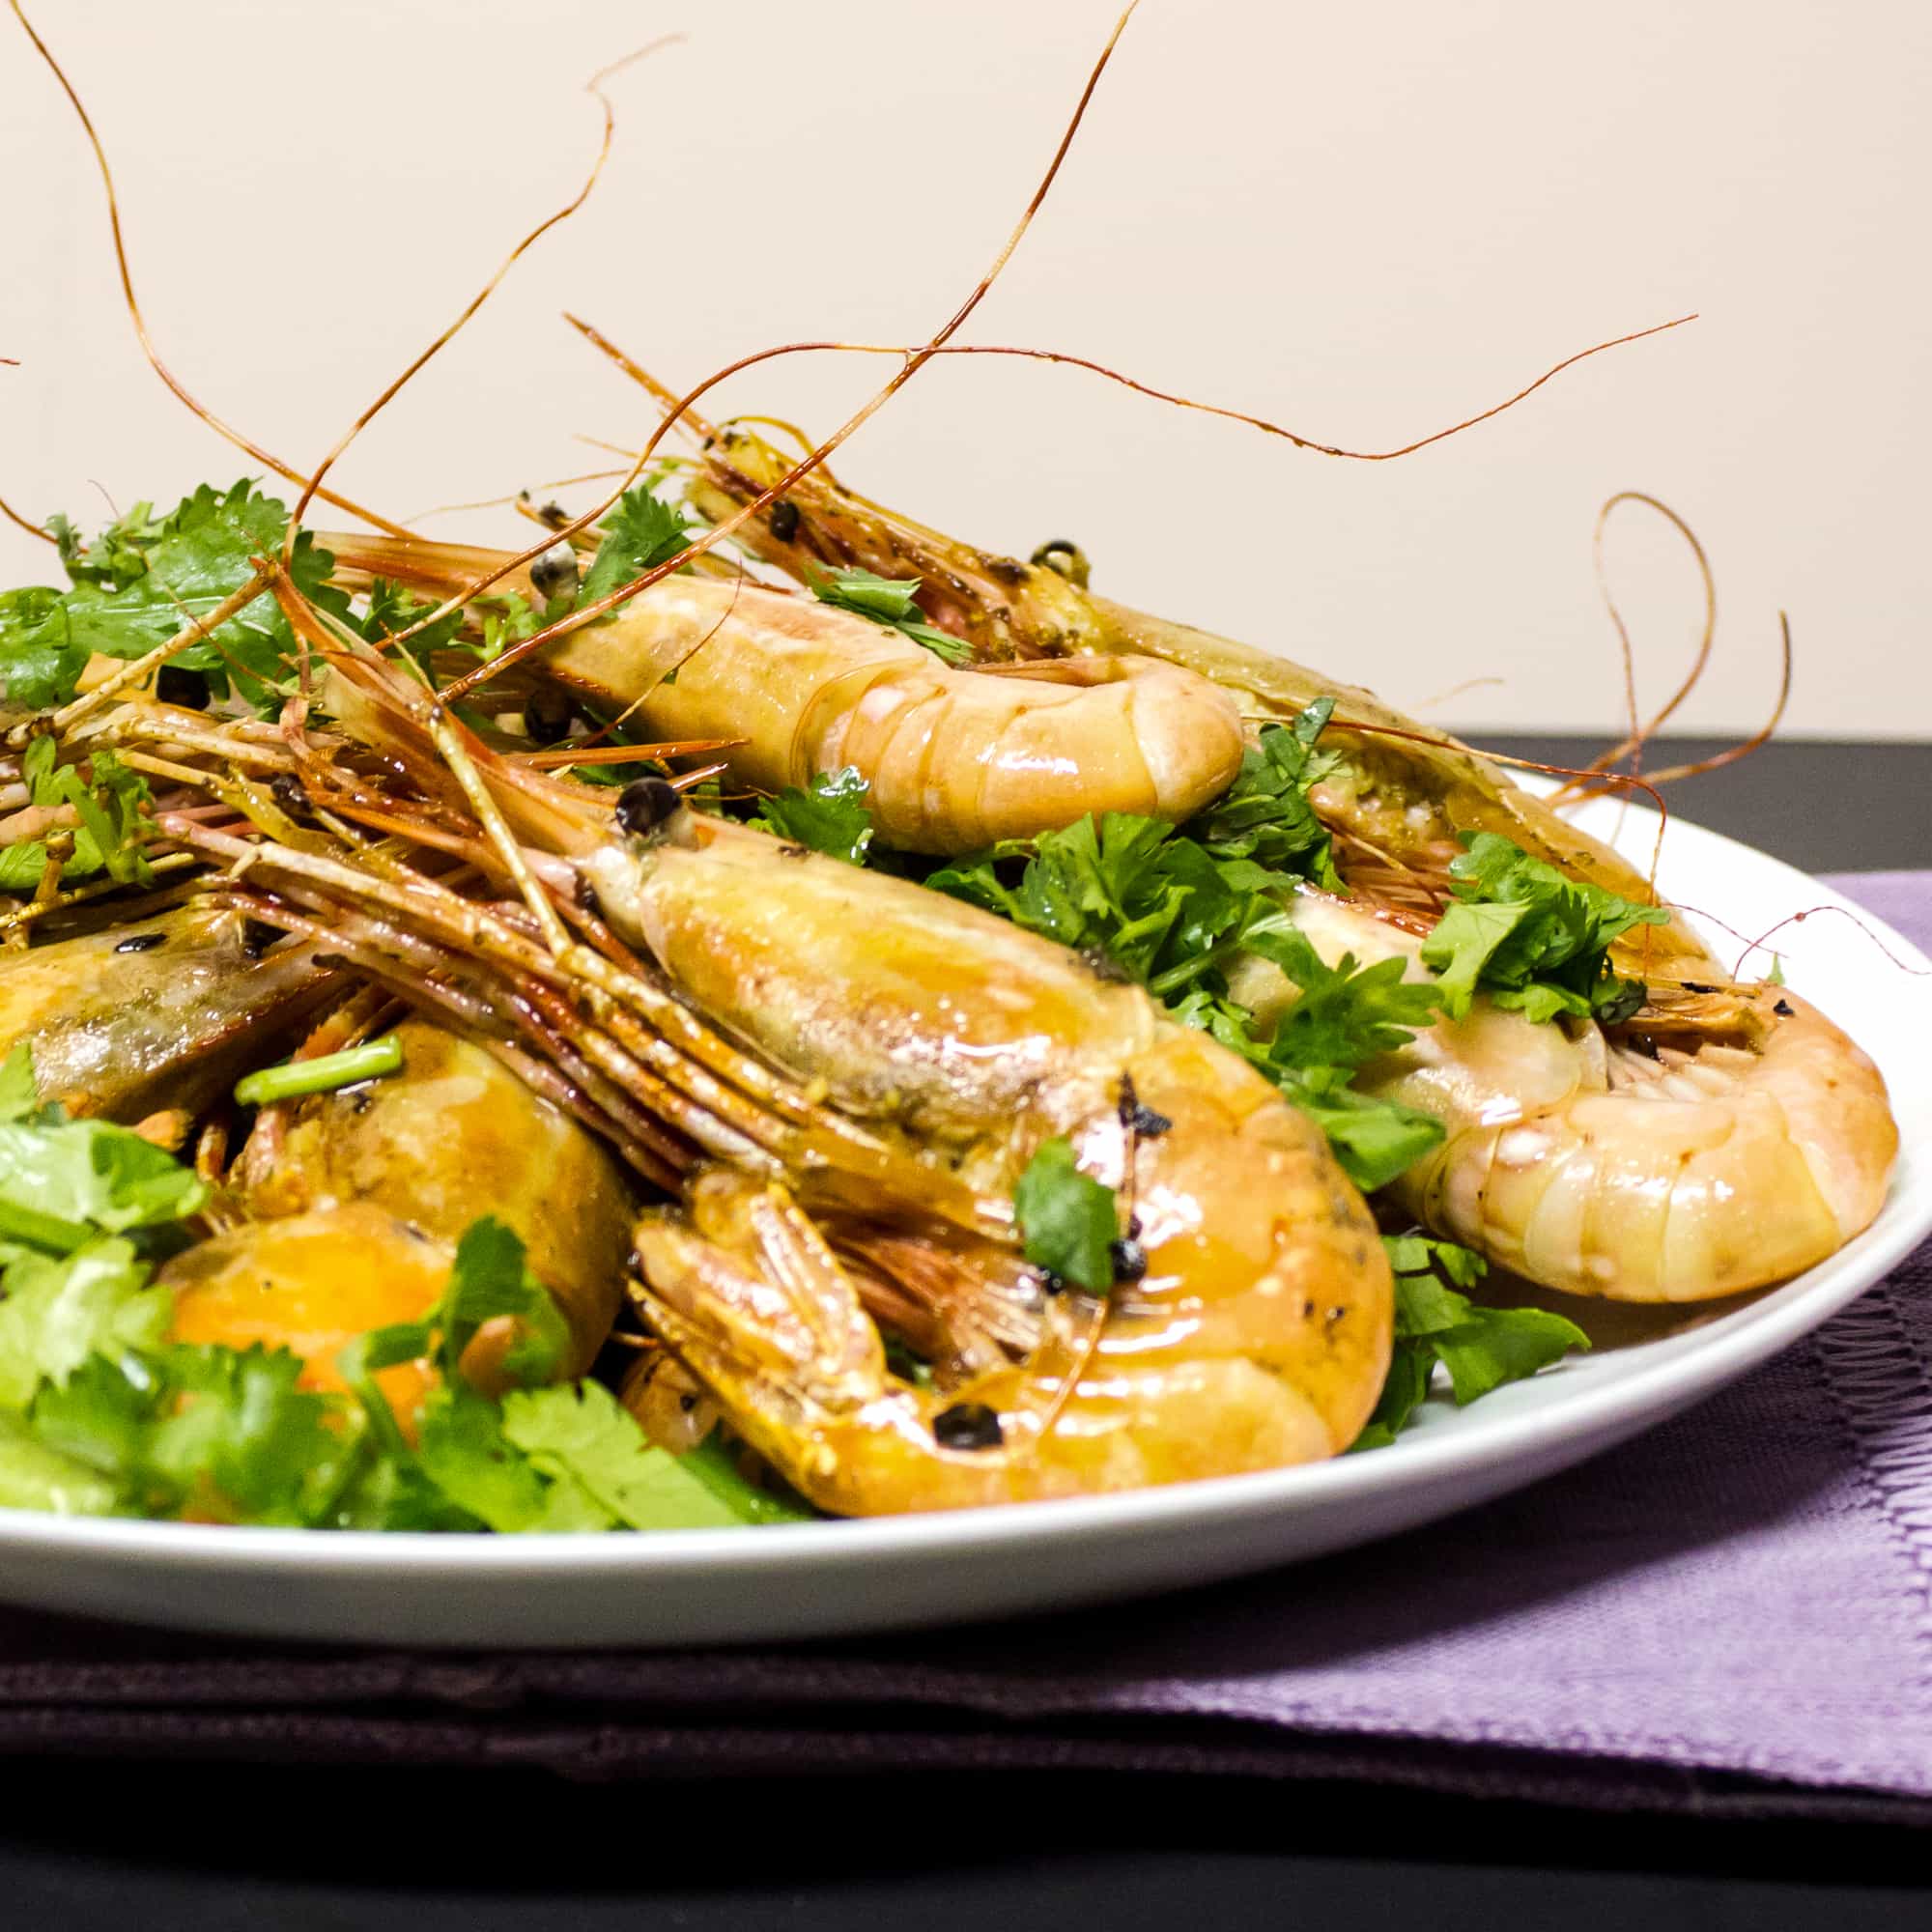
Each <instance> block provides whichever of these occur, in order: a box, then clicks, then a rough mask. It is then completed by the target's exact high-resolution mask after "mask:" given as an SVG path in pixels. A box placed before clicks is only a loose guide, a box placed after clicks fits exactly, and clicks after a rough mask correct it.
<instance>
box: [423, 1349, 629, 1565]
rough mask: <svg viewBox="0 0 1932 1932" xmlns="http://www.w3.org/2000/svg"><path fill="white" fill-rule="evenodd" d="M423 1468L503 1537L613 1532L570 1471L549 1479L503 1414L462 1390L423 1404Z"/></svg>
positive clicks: (607, 1514) (445, 1388) (448, 1389)
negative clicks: (518, 1442)
mask: <svg viewBox="0 0 1932 1932" xmlns="http://www.w3.org/2000/svg"><path fill="white" fill-rule="evenodd" d="M420 1453H421V1456H422V1465H423V1468H424V1470H425V1471H426V1472H427V1473H428V1475H429V1476H430V1478H431V1479H432V1480H433V1481H434V1482H435V1484H436V1486H437V1487H438V1488H439V1489H440V1490H441V1491H442V1492H443V1493H444V1494H445V1495H446V1496H448V1497H449V1498H450V1499H451V1501H453V1502H455V1503H457V1504H458V1505H460V1506H461V1507H462V1508H463V1509H465V1510H467V1511H469V1514H470V1515H471V1516H474V1517H476V1518H477V1519H478V1520H480V1521H482V1522H483V1523H485V1524H487V1525H488V1526H489V1527H490V1528H491V1529H494V1530H497V1531H498V1532H500V1533H501V1534H504V1535H509V1536H517V1535H525V1534H528V1533H532V1532H535V1533H550V1532H560V1531H569V1530H582V1529H591V1530H596V1529H609V1528H610V1527H611V1522H612V1521H613V1520H614V1518H613V1516H612V1514H611V1511H610V1510H608V1509H606V1508H605V1507H604V1505H603V1504H602V1503H601V1502H599V1501H598V1499H597V1498H596V1497H595V1496H593V1495H592V1494H591V1493H590V1492H588V1491H587V1490H585V1489H584V1488H583V1486H582V1484H581V1483H580V1482H578V1480H577V1479H576V1477H575V1476H574V1475H572V1474H571V1473H570V1472H569V1471H568V1470H567V1469H565V1470H559V1471H558V1472H557V1474H556V1475H554V1476H548V1477H547V1476H546V1475H545V1474H544V1473H543V1472H542V1471H541V1470H540V1469H539V1468H538V1467H537V1466H536V1464H535V1463H532V1462H531V1461H530V1459H529V1458H528V1457H527V1456H526V1455H525V1454H524V1452H523V1451H522V1450H521V1449H520V1448H518V1447H517V1445H516V1444H515V1443H514V1442H512V1441H511V1440H510V1438H509V1436H508V1435H505V1433H504V1429H503V1412H502V1411H501V1410H499V1409H498V1408H497V1405H496V1404H495V1403H493V1402H489V1401H486V1400H485V1399H484V1398H483V1397H482V1396H479V1395H477V1394H476V1393H475V1392H474V1391H473V1390H471V1389H469V1388H467V1387H465V1386H464V1385H462V1384H461V1383H457V1384H454V1385H452V1384H448V1383H445V1384H443V1385H442V1386H441V1387H440V1388H438V1389H437V1390H436V1391H435V1392H434V1393H433V1394H432V1395H431V1396H430V1398H429V1400H428V1402H426V1403H425V1404H424V1405H423V1411H422V1444H421V1452H420Z"/></svg>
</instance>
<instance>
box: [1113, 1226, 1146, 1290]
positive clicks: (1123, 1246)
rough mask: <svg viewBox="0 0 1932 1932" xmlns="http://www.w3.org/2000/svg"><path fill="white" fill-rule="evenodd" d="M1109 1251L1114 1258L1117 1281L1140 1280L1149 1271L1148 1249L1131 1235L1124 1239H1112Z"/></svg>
mask: <svg viewBox="0 0 1932 1932" xmlns="http://www.w3.org/2000/svg"><path fill="white" fill-rule="evenodd" d="M1107 1253H1108V1254H1109V1255H1110V1256H1111V1257H1112V1258H1113V1263H1114V1279H1115V1280H1116V1281H1139V1280H1140V1278H1141V1277H1142V1276H1143V1275H1144V1274H1146V1273H1147V1271H1148V1251H1147V1250H1146V1249H1145V1248H1144V1247H1142V1246H1141V1244H1140V1243H1139V1242H1138V1241H1137V1240H1135V1239H1134V1238H1133V1237H1132V1236H1128V1238H1127V1239H1125V1240H1124V1241H1110V1242H1109V1243H1108V1244H1107Z"/></svg>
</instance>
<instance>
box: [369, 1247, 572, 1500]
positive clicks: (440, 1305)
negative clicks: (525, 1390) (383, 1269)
mask: <svg viewBox="0 0 1932 1932" xmlns="http://www.w3.org/2000/svg"><path fill="white" fill-rule="evenodd" d="M499 1319H500V1320H508V1321H512V1322H513V1323H514V1324H515V1336H514V1339H513V1340H512V1342H511V1344H510V1346H509V1348H508V1349H507V1350H505V1351H504V1353H503V1358H502V1363H501V1367H502V1369H503V1371H504V1373H505V1374H507V1375H508V1376H509V1377H510V1378H511V1379H512V1380H514V1381H518V1382H536V1381H542V1380H544V1379H545V1378H548V1377H550V1376H552V1375H554V1374H555V1372H556V1369H557V1366H558V1364H559V1363H560V1362H561V1361H562V1360H563V1358H564V1356H565V1354H566V1353H567V1352H568V1350H569V1348H570V1327H569V1324H568V1322H566V1321H564V1319H563V1315H562V1312H561V1311H560V1310H559V1309H558V1307H557V1305H556V1300H555V1297H554V1296H553V1295H552V1293H551V1292H550V1290H549V1289H547V1288H546V1287H545V1286H544V1285H543V1283H542V1282H540V1281H539V1280H538V1279H537V1278H536V1276H535V1275H533V1274H532V1273H531V1272H530V1271H529V1269H528V1268H527V1267H526V1265H525V1264H524V1243H523V1240H522V1238H521V1237H520V1236H518V1235H517V1234H516V1233H515V1231H514V1230H512V1229H510V1228H506V1227H505V1226H504V1225H503V1224H502V1222H500V1221H498V1220H497V1219H496V1218H495V1217H494V1216H492V1215H488V1214H486V1215H484V1216H483V1217H482V1218H481V1219H480V1220H476V1221H472V1222H471V1223H470V1224H469V1227H468V1228H467V1229H465V1230H464V1233H463V1237H462V1239H461V1240H459V1241H458V1242H457V1244H456V1257H455V1261H454V1262H453V1264H451V1267H450V1270H449V1282H448V1285H447V1286H446V1287H445V1288H444V1289H443V1292H442V1295H441V1298H440V1300H439V1301H438V1302H437V1304H436V1306H435V1307H434V1308H432V1309H431V1310H430V1311H429V1312H428V1313H427V1314H426V1315H425V1316H423V1318H422V1319H421V1320H420V1321H398V1322H392V1323H391V1324H390V1325H389V1326H388V1327H385V1328H373V1329H371V1330H370V1331H369V1333H368V1334H366V1335H361V1336H358V1337H357V1338H356V1339H355V1341H354V1342H352V1343H350V1345H349V1346H348V1347H347V1348H346V1349H344V1350H342V1352H341V1355H340V1358H339V1364H340V1367H341V1370H342V1375H343V1379H344V1380H345V1381H347V1382H348V1383H349V1385H350V1386H351V1387H352V1388H353V1389H355V1391H356V1393H357V1394H358V1395H359V1396H360V1398H361V1399H362V1402H363V1404H364V1406H365V1407H367V1408H368V1410H369V1412H370V1414H371V1415H372V1417H373V1418H374V1419H375V1422H376V1425H377V1427H378V1428H379V1429H381V1430H382V1431H383V1433H384V1435H385V1436H386V1437H387V1438H388V1439H389V1440H390V1442H391V1444H392V1445H393V1444H394V1442H395V1441H396V1440H397V1439H398V1437H397V1436H396V1435H395V1433H394V1422H393V1418H391V1417H390V1416H389V1413H388V1406H387V1405H386V1403H384V1400H383V1397H382V1394H381V1391H380V1390H379V1389H378V1388H377V1386H376V1383H375V1380H374V1378H375V1376H376V1374H377V1373H378V1372H379V1371H380V1370H383V1369H391V1368H395V1367H396V1366H398V1364H400V1363H403V1362H413V1361H418V1360H420V1359H422V1358H423V1357H425V1356H432V1355H433V1356H434V1357H435V1358H436V1362H437V1365H438V1367H439V1369H440V1372H441V1374H442V1378H443V1380H444V1381H445V1382H451V1383H454V1382H456V1381H458V1380H459V1379H460V1378H461V1369H462V1361H463V1354H464V1350H467V1349H468V1348H469V1345H470V1343H471V1342H472V1341H474V1340H475V1338H476V1333H477V1331H478V1330H479V1329H480V1328H482V1327H483V1325H484V1324H485V1323H486V1322H490V1321H497V1320H499ZM475 1513H476V1514H478V1515H480V1514H481V1512H480V1511H478V1512H475Z"/></svg>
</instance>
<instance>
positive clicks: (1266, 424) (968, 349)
mask: <svg viewBox="0 0 1932 1932" xmlns="http://www.w3.org/2000/svg"><path fill="white" fill-rule="evenodd" d="M563 319H564V321H565V322H567V323H569V324H570V326H571V327H573V328H574V329H576V330H577V332H578V333H579V334H580V335H582V337H583V338H584V340H585V341H587V342H588V343H589V344H590V345H591V347H592V348H594V349H596V350H599V351H600V352H601V353H602V354H604V355H608V356H609V357H610V358H611V361H612V362H614V363H615V364H616V365H617V367H618V368H620V369H621V370H623V372H624V373H625V375H627V376H629V377H630V378H631V380H632V381H633V382H635V383H638V384H641V385H642V386H643V387H644V388H645V389H646V390H648V391H649V392H650V394H651V395H653V396H654V397H656V398H657V400H658V402H659V403H660V404H661V405H662V406H663V407H664V408H665V409H667V410H676V409H677V405H678V398H677V396H676V395H675V394H674V393H673V392H672V391H671V390H670V389H668V388H667V387H666V386H665V384H663V383H661V382H659V381H658V379H657V378H656V377H655V376H653V375H652V374H651V373H650V372H649V371H648V370H646V369H644V368H642V367H640V366H639V363H638V362H637V361H636V360H634V359H633V358H632V357H631V356H629V355H626V354H625V353H624V351H623V350H621V349H619V348H618V347H617V345H616V344H615V343H614V342H612V341H611V339H610V337H609V336H607V335H605V334H604V332H603V331H602V330H601V329H599V328H596V327H593V326H592V325H591V324H589V323H587V322H585V321H584V320H583V319H582V317H581V316H576V315H572V314H571V313H570V311H569V310H568V309H566V310H565V311H564V316H563ZM1696 320H1697V314H1696V311H1695V310H1692V311H1691V313H1690V314H1689V315H1680V316H1674V317H1672V319H1671V320H1670V321H1668V322H1656V323H1652V324H1651V326H1650V327H1648V328H1638V329H1634V330H1632V331H1631V333H1629V334H1628V335H1614V336H1611V337H1610V338H1609V340H1608V341H1606V342H1596V343H1592V344H1591V345H1590V347H1589V348H1588V349H1579V350H1577V353H1576V354H1575V355H1566V356H1565V357H1564V358H1563V360H1562V361H1560V362H1556V363H1552V364H1551V366H1550V367H1549V368H1548V369H1546V370H1545V371H1544V372H1543V374H1542V375H1540V376H1539V377H1538V378H1537V379H1536V381H1535V382H1533V383H1530V384H1526V385H1525V386H1524V387H1522V388H1520V389H1519V390H1518V391H1517V392H1516V394H1515V395H1513V396H1509V397H1506V398H1505V399H1504V400H1503V401H1502V402H1500V403H1495V404H1493V405H1492V406H1491V407H1490V408H1489V409H1487V410H1484V411H1483V412H1481V413H1480V414H1478V415H1473V416H1464V417H1463V420H1462V421H1461V422H1456V423H1451V424H1450V425H1449V427H1448V428H1447V429H1438V430H1435V431H1432V432H1431V433H1430V434H1429V435H1428V436H1424V437H1418V438H1416V439H1415V440H1413V441H1412V442H1405V443H1403V444H1401V445H1400V446H1399V447H1397V448H1395V449H1347V448H1344V447H1343V446H1342V445H1341V444H1340V443H1334V442H1320V441H1318V440H1316V439H1315V438H1313V437H1308V436H1302V435H1301V434H1299V433H1298V432H1297V431H1295V430H1292V429H1285V428H1284V427H1283V426H1282V425H1281V424H1280V423H1277V422H1270V421H1269V420H1268V418H1267V417H1265V416H1260V415H1254V414H1252V413H1250V412H1248V411H1246V410H1237V409H1233V408H1231V407H1229V406H1228V405H1227V404H1225V403H1204V402H1202V401H1200V400H1199V399H1198V398H1196V397H1193V396H1183V395H1180V394H1179V393H1178V392H1177V391H1175V390H1173V389H1162V388H1157V387H1156V386H1155V385H1154V384H1151V383H1144V382H1142V381H1141V380H1140V378H1139V377H1137V376H1129V375H1126V374H1125V373H1124V372H1122V370H1119V369H1114V368H1110V367H1109V366H1108V365H1107V364H1106V363H1104V362H1096V361H1095V360H1094V358H1093V357H1092V356H1091V355H1072V354H1071V353H1069V352H1068V351H1066V350H1064V349H1037V348H1034V347H1032V346H1031V345H1030V344H1026V343H1013V342H943V343H942V342H932V343H927V344H926V345H925V346H924V347H923V349H922V348H921V347H920V346H919V345H918V344H916V343H913V344H907V343H893V342H800V343H792V344H789V345H788V346H787V347H785V348H783V349H781V350H776V351H774V352H773V354H775V355H796V354H798V353H800V352H801V351H825V350H836V351H838V352H839V353H841V354H843V355H900V356H912V355H925V356H936V355H1018V356H1024V357H1026V358H1027V359H1028V360H1030V361H1034V362H1054V363H1059V364H1060V365H1062V366H1063V367H1065V368H1068V369H1084V370H1086V371H1087V372H1088V374H1090V375H1094V376H1100V377H1104V378H1105V379H1106V381H1108V382H1110V383H1118V384H1120V385H1121V387H1122V388H1123V389H1131V390H1132V391H1133V392H1134V393H1135V394H1136V395H1138V396H1147V397H1149V398H1151V400H1152V401H1154V402H1157V403H1170V404H1172V405H1173V406H1174V407H1175V408H1176V409H1181V410H1195V411H1198V412H1200V413H1201V414H1203V415H1208V416H1219V417H1221V419H1222V420H1223V421H1225V422H1237V423H1244V424H1246V425H1247V427H1248V428H1250V429H1258V430H1260V431H1261V432H1262V434H1263V435H1264V436H1273V437H1279V438H1280V439H1281V440H1283V441H1284V442H1290V443H1293V445H1294V447H1295V448H1296V449H1305V450H1307V451H1308V452H1309V453H1310V454H1311V455H1314V456H1335V457H1340V458H1342V459H1343V460H1344V461H1346V462H1350V463H1392V462H1394V461H1395V459H1396V458H1397V457H1400V456H1412V455H1414V453H1415V452H1416V451H1417V450H1418V449H1427V448H1428V447H1429V446H1430V445H1431V444H1432V443H1436V442H1442V441H1445V440H1447V439H1448V438H1450V437H1452V436H1460V435H1461V434H1462V433H1463V431H1464V430H1465V429H1473V428H1475V426H1476V425H1477V424H1478V423H1485V422H1488V421H1489V420H1490V418H1491V417H1492V416H1499V415H1501V414H1502V413H1503V412H1504V411H1505V410H1513V409H1515V407H1516V406H1517V404H1519V403H1520V402H1521V401H1522V400H1523V399H1524V398H1525V397H1527V396H1532V395H1534V394H1535V393H1536V391H1537V390H1538V389H1540V388H1542V387H1543V385H1544V384H1546V383H1548V381H1550V379H1551V378H1552V377H1556V376H1560V375H1561V374H1562V373H1563V371H1564V370H1566V369H1571V368H1575V367H1576V365H1577V363H1578V362H1583V361H1587V360H1588V359H1589V358H1590V357H1591V356H1592V355H1603V354H1604V353H1605V351H1606V350H1610V349H1621V348H1623V347H1624V346H1625V344H1627V343H1631V342H1642V341H1643V340H1644V339H1645V338H1646V337H1648V336H1652V335H1662V334H1663V333H1664V332H1665V331H1666V330H1667V329H1672V328H1682V327H1684V325H1685V324H1686V323H1690V322H1695V321H1696ZM681 413H682V414H683V416H684V418H685V419H686V421H687V422H688V423H689V424H690V427H691V430H692V432H693V433H694V434H695V435H696V436H697V437H698V439H699V440H709V439H710V437H711V436H712V435H713V433H714V431H713V426H712V425H711V424H710V423H708V422H706V421H705V420H704V418H703V417H701V416H698V415H696V414H695V413H694V412H692V411H691V410H690V409H689V408H686V409H685V410H684V411H683V412H681ZM737 420H739V421H742V422H752V421H757V420H765V421H771V420H773V418H770V417H765V418H757V417H752V416H742V417H739V418H737ZM786 427H789V425H786ZM794 433H795V432H794ZM1638 494H1639V493H1637V492H1634V491H1631V492H1626V495H1627V496H1630V497H1637V496H1638ZM1641 500H1643V501H1645V502H1649V501H1651V500H1652V499H1651V498H1649V497H1643V498H1642V499H1641ZM1658 507H1659V508H1660V509H1662V507H1663V506H1662V504H1659V505H1658ZM1664 515H1665V516H1669V515H1671V512H1670V511H1668V510H1665V511H1664ZM1686 534H1687V535H1688V534H1689V532H1688V531H1687V532H1686ZM1693 541H1694V540H1693Z"/></svg>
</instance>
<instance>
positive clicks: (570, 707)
mask: <svg viewBox="0 0 1932 1932" xmlns="http://www.w3.org/2000/svg"><path fill="white" fill-rule="evenodd" d="M576 716H577V706H576V705H574V704H573V703H572V702H571V701H570V698H569V696H568V695H567V694H566V693H564V692H562V691H560V690H558V689H557V687H556V686H555V685H554V684H546V685H544V686H543V687H542V688H541V689H539V690H537V691H533V692H531V693H530V695H529V697H528V699H527V700H526V703H525V705H524V730H525V731H526V733H527V734H528V736H530V737H532V738H534V739H535V740H536V741H537V743H538V744H539V745H554V744H555V743H556V741H557V740H558V739H559V738H561V737H563V736H564V735H565V734H566V733H567V732H568V731H569V730H570V721H571V720H572V719H573V718H575V717H576Z"/></svg>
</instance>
